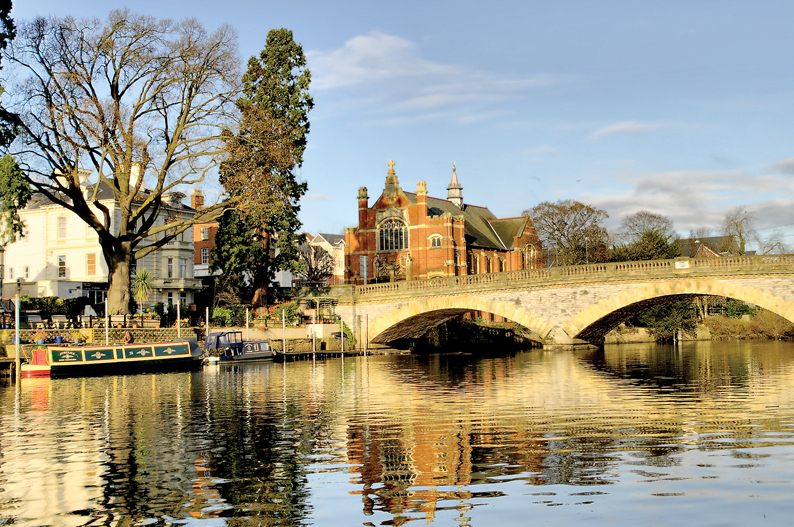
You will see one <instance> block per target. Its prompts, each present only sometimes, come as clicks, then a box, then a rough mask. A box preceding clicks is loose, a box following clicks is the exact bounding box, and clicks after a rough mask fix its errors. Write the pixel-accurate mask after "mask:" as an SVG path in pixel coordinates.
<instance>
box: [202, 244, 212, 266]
mask: <svg viewBox="0 0 794 527" xmlns="http://www.w3.org/2000/svg"><path fill="white" fill-rule="evenodd" d="M201 263H203V264H208V263H210V250H209V249H208V248H206V247H202V248H201Z"/></svg>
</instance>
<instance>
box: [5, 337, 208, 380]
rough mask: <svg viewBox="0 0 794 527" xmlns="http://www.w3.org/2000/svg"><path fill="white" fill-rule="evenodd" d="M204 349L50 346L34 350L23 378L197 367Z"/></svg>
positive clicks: (181, 344)
mask: <svg viewBox="0 0 794 527" xmlns="http://www.w3.org/2000/svg"><path fill="white" fill-rule="evenodd" d="M200 365H201V350H200V348H199V346H198V343H197V342H196V341H195V340H193V339H188V340H183V341H175V342H152V343H145V344H124V345H108V346H90V345H89V346H50V345H44V344H42V345H39V346H37V347H35V348H33V350H32V352H31V354H30V360H29V361H27V362H26V363H24V364H22V365H21V367H20V374H21V375H22V376H23V377H80V376H88V375H114V374H125V373H142V372H160V371H176V370H188V369H193V368H198V367H199V366H200Z"/></svg>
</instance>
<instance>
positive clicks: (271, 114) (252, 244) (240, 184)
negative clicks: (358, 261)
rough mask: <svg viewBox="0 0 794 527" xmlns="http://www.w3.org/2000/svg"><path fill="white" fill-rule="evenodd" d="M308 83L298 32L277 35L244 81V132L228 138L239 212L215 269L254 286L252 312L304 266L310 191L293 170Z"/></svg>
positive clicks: (242, 285)
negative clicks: (285, 276) (303, 205)
mask: <svg viewBox="0 0 794 527" xmlns="http://www.w3.org/2000/svg"><path fill="white" fill-rule="evenodd" d="M310 81H311V73H310V72H309V70H308V68H307V67H306V57H305V56H304V54H303V48H302V47H301V45H300V44H298V43H296V42H295V41H294V40H293V37H292V31H290V30H288V29H283V28H282V29H273V30H271V31H270V32H268V35H267V42H266V44H265V48H264V49H263V50H262V52H261V53H260V55H259V57H251V59H250V60H249V61H248V70H247V72H246V73H245V75H244V76H243V96H242V97H241V98H240V99H239V100H238V101H237V107H238V108H239V110H240V112H241V113H242V120H241V127H240V129H239V130H238V131H237V133H235V134H228V135H227V137H226V144H227V149H228V158H227V160H226V162H224V163H223V165H222V167H221V177H220V182H221V184H223V186H224V188H225V189H226V191H227V192H228V193H229V195H230V196H231V197H232V198H233V199H234V200H235V201H236V205H235V207H234V209H232V210H229V211H227V212H226V213H225V214H224V215H223V217H222V218H221V221H220V226H219V228H218V235H217V237H216V240H215V242H216V245H215V249H214V251H213V254H212V261H213V268H214V269H218V270H221V271H222V272H223V274H224V277H225V280H226V283H227V284H231V285H232V287H235V288H236V289H238V290H244V289H246V285H247V286H249V287H251V289H252V291H251V295H252V298H251V304H252V305H253V306H263V305H267V303H268V292H269V289H270V285H271V284H272V283H273V280H274V277H275V273H276V271H277V270H279V269H290V270H295V269H296V268H297V266H298V246H299V245H300V244H301V243H302V242H303V239H302V238H303V237H302V236H301V235H300V234H299V233H298V230H299V229H300V227H301V224H300V221H299V220H298V211H299V210H300V206H299V200H300V198H301V196H303V195H304V194H305V193H306V190H307V189H308V185H307V184H306V183H305V182H301V181H299V180H298V177H297V175H296V173H295V171H296V170H297V169H298V168H299V167H300V166H301V165H302V163H303V153H304V151H305V150H306V135H307V134H308V133H309V119H308V113H309V111H310V110H311V109H312V107H313V106H314V101H313V100H312V98H311V97H310V95H309V83H310ZM274 241H275V243H274Z"/></svg>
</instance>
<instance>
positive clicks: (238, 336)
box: [204, 331, 243, 350]
mask: <svg viewBox="0 0 794 527" xmlns="http://www.w3.org/2000/svg"><path fill="white" fill-rule="evenodd" d="M242 344H243V332H242V331H214V332H212V333H210V334H209V335H207V339H206V340H205V341H204V349H205V350H207V349H219V348H226V347H228V346H232V345H240V346H241V345H242Z"/></svg>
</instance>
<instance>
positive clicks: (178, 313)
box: [141, 302, 182, 339]
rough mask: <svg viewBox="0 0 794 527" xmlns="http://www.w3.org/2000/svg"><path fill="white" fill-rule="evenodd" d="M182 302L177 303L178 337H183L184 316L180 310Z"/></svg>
mask: <svg viewBox="0 0 794 527" xmlns="http://www.w3.org/2000/svg"><path fill="white" fill-rule="evenodd" d="M181 303H182V302H177V303H176V338H178V339H181V338H182V316H181V314H180V312H179V304H181ZM141 327H143V324H141Z"/></svg>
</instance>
